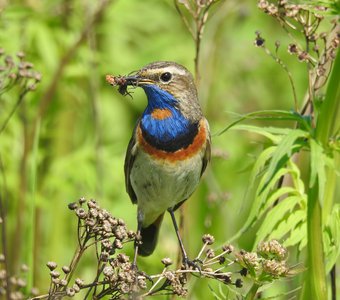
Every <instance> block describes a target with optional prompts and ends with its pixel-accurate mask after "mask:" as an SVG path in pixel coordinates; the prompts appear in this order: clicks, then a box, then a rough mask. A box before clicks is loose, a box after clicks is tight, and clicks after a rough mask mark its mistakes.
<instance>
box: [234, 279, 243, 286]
mask: <svg viewBox="0 0 340 300" xmlns="http://www.w3.org/2000/svg"><path fill="white" fill-rule="evenodd" d="M235 286H236V287H237V288H241V287H243V281H242V279H240V278H237V279H236V280H235Z"/></svg>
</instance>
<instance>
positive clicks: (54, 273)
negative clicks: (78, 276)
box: [50, 270, 60, 278]
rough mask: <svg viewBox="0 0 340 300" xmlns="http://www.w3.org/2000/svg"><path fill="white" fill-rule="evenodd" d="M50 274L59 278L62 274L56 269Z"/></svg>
mask: <svg viewBox="0 0 340 300" xmlns="http://www.w3.org/2000/svg"><path fill="white" fill-rule="evenodd" d="M50 275H51V277H52V278H58V277H59V276H60V273H59V272H58V271H56V270H53V271H51V272H50Z"/></svg>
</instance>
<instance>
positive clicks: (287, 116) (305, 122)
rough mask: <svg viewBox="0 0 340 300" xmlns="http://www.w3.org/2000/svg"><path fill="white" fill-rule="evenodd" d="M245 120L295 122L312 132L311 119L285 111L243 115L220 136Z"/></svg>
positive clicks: (267, 111)
mask: <svg viewBox="0 0 340 300" xmlns="http://www.w3.org/2000/svg"><path fill="white" fill-rule="evenodd" d="M244 120H269V121H283V120H285V121H293V122H297V123H298V124H300V127H302V128H304V129H307V130H310V128H311V126H310V118H306V117H305V116H302V115H300V114H298V113H296V112H292V111H285V110H261V111H255V112H251V113H249V114H246V115H243V116H241V117H240V119H238V120H236V121H235V122H233V123H231V124H230V125H228V126H227V127H226V128H224V129H222V130H221V131H220V132H219V133H218V135H221V134H222V133H224V132H226V131H227V130H229V129H230V128H232V127H234V126H235V125H237V124H238V123H240V122H242V121H244Z"/></svg>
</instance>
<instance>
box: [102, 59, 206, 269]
mask: <svg viewBox="0 0 340 300" xmlns="http://www.w3.org/2000/svg"><path fill="white" fill-rule="evenodd" d="M107 81H108V82H109V83H111V84H112V85H118V86H119V91H120V92H121V93H122V94H128V92H127V87H128V86H133V87H141V88H143V89H144V92H145V94H146V96H147V99H148V104H147V106H146V108H145V110H144V112H143V114H142V116H141V117H140V118H139V119H138V121H137V124H136V126H135V129H134V131H133V134H132V138H131V140H130V142H129V145H128V148H127V151H126V157H125V165H124V170H125V185H126V190H127V192H128V194H129V196H130V198H131V200H132V202H133V203H134V204H137V207H138V209H137V224H138V229H137V237H139V238H140V240H139V241H138V238H137V240H136V243H135V257H134V265H136V258H137V253H138V254H139V255H142V256H148V255H150V254H152V252H153V251H154V249H155V247H156V243H157V237H158V233H159V228H160V225H161V223H162V220H163V216H164V213H165V212H166V211H168V212H169V213H170V215H171V218H172V222H173V224H174V227H175V230H176V234H177V238H178V240H179V244H180V247H181V250H182V259H183V262H184V263H186V264H188V263H189V262H190V261H189V260H188V256H187V254H186V251H185V249H184V246H183V243H182V241H181V238H180V235H179V231H178V227H177V224H176V219H175V215H174V211H175V210H176V209H177V208H178V207H180V206H181V205H182V204H183V202H184V201H186V200H187V199H188V198H189V197H190V195H191V194H192V193H193V192H194V191H195V189H196V188H197V185H198V183H199V181H200V178H201V176H202V174H203V172H204V171H205V169H206V166H207V164H208V162H209V160H210V132H209V125H208V122H207V120H206V119H205V117H204V116H203V114H202V110H201V107H200V105H199V102H198V98H197V90H196V87H195V84H194V79H193V76H192V75H191V73H190V72H189V71H188V70H187V69H186V68H185V67H183V66H181V65H179V64H177V63H175V62H167V61H159V62H153V63H150V64H148V65H146V66H145V67H143V68H142V69H140V70H139V71H137V72H136V73H134V74H133V75H130V76H122V77H113V76H109V75H108V77H107Z"/></svg>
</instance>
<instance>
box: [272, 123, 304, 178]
mask: <svg viewBox="0 0 340 300" xmlns="http://www.w3.org/2000/svg"><path fill="white" fill-rule="evenodd" d="M308 136H309V133H308V132H306V131H303V130H300V129H294V130H291V131H290V132H289V133H288V134H287V135H286V136H285V137H284V138H283V139H282V140H281V142H280V144H279V145H278V146H277V149H276V151H275V153H274V154H273V158H272V160H271V162H270V164H269V167H268V172H267V177H266V180H267V181H268V182H269V181H270V180H271V178H272V177H273V175H274V174H275V173H276V172H277V171H278V170H279V169H280V168H281V167H282V166H283V165H284V164H285V163H286V162H287V160H288V158H290V157H291V155H292V153H293V152H296V151H298V150H299V149H301V148H302V146H303V143H299V142H298V140H299V139H305V138H307V137H308Z"/></svg>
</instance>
